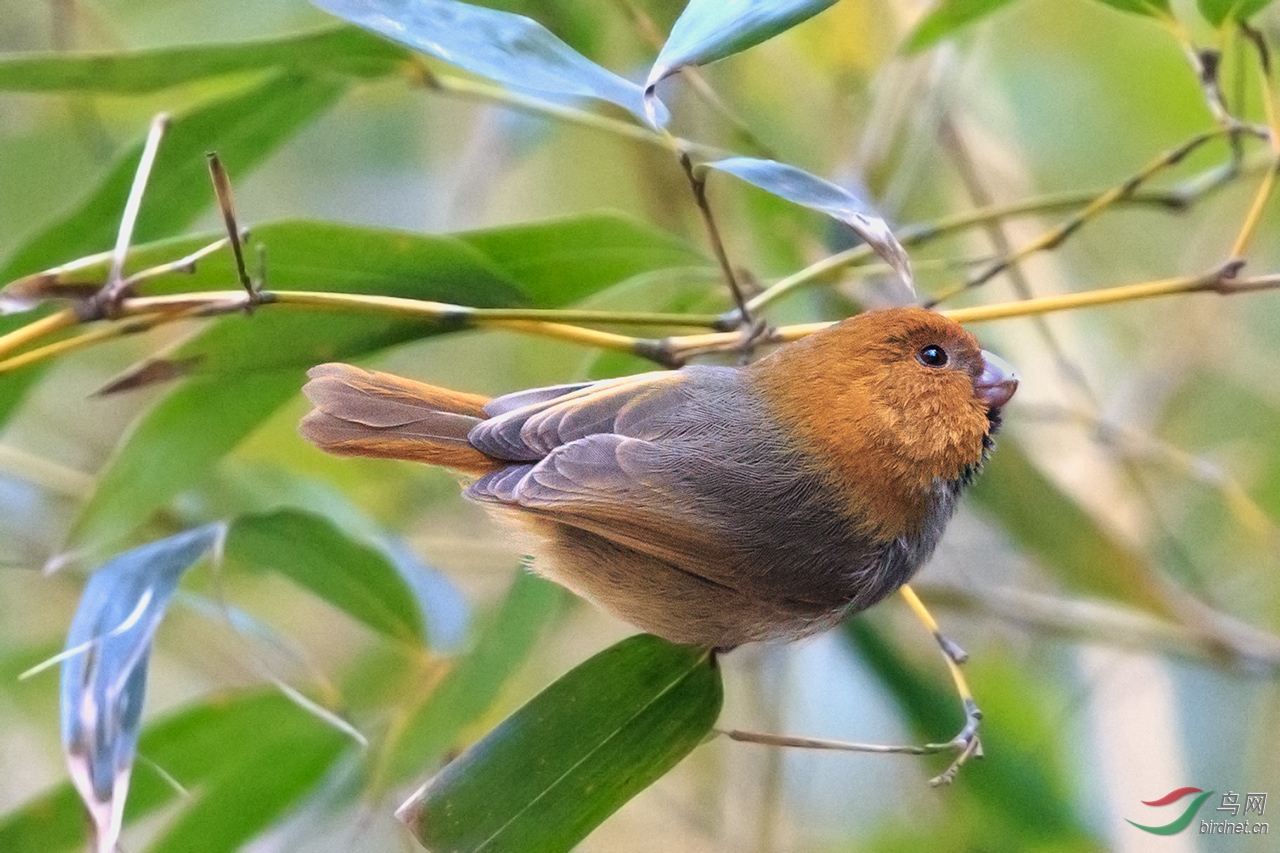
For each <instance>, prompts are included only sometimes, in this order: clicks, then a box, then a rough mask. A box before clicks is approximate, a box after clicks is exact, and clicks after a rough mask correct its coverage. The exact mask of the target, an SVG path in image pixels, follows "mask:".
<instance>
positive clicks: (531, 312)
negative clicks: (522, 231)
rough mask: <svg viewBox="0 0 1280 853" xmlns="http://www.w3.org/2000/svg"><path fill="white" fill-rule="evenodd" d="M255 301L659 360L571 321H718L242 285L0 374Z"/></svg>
mask: <svg viewBox="0 0 1280 853" xmlns="http://www.w3.org/2000/svg"><path fill="white" fill-rule="evenodd" d="M251 301H252V303H253V304H254V305H256V306H263V307H265V306H273V305H274V306H292V307H294V308H313V309H322V310H358V311H376V312H380V313H390V314H398V315H401V316H407V317H417V318H421V319H424V320H429V321H434V322H437V323H442V324H445V325H448V326H451V327H454V328H488V329H506V330H509V331H517V332H521V333H524V334H532V335H539V336H542V337H550V338H556V339H559V340H567V341H572V342H574V343H579V344H582V345H584V346H592V347H599V348H602V349H608V350H614V351H618V352H626V353H632V354H637V355H641V356H643V357H645V358H650V359H652V360H657V361H660V362H662V361H663V357H662V355H661V353H659V352H656V351H653V350H652V349H651V347H650V346H649V345H648V343H647V342H646V341H644V340H642V339H637V338H633V337H629V336H627V335H618V334H614V333H611V332H605V331H599V330H596V329H590V328H584V327H582V326H577V325H570V324H572V323H593V324H605V325H638V326H664V327H669V328H703V329H705V328H714V327H715V325H716V322H717V320H718V317H717V316H716V315H690V314H630V313H624V312H613V311H575V310H569V311H549V310H540V309H523V308H469V307H466V306H462V305H449V304H446V303H441V302H427V301H422V300H417V299H404V298H400V297H392V296H369V295H365V294H349V293H326V292H311V291H291V290H282V291H260V292H257V293H256V294H246V293H245V292H244V291H235V290H228V291H205V292H200V293H186V294H178V295H173V296H142V297H133V298H128V299H125V300H123V301H122V302H121V303H120V305H119V309H118V310H119V315H120V319H119V320H117V321H114V322H109V323H108V324H106V325H103V326H100V327H98V328H94V329H91V330H90V331H87V332H84V333H81V334H79V335H76V336H74V337H70V338H64V339H62V340H58V341H55V342H53V343H50V344H47V345H45V346H43V347H39V348H37V349H32V350H29V351H27V352H23V353H21V354H20V355H16V356H12V357H10V358H8V359H5V360H3V361H0V374H4V373H8V372H12V371H14V370H18V369H19V368H22V367H26V366H28V365H30V364H34V363H36V362H39V361H44V360H47V359H50V358H54V357H57V356H62V355H65V354H67V353H69V352H73V351H76V350H81V349H85V348H87V347H90V346H94V345H97V344H100V343H103V342H105V341H108V340H112V339H115V338H120V337H124V336H127V335H133V334H137V333H139V332H144V331H149V330H151V329H154V328H155V327H157V326H159V325H161V324H164V323H171V322H177V321H179V320H187V319H193V318H200V317H214V316H219V315H223V314H231V313H239V312H241V311H244V310H245V309H246V307H248V305H249V304H250V302H251ZM66 313H68V314H69V315H70V317H71V322H66V321H65V320H64V321H63V322H60V323H57V324H55V323H45V321H37V324H39V323H45V325H47V326H48V327H49V333H52V332H54V331H60V330H62V329H65V328H68V327H69V326H74V325H75V313H74V312H73V311H69V312H66ZM54 316H55V317H56V316H59V315H54ZM47 319H48V318H46V320H47ZM37 324H32V325H33V326H34V325H37ZM30 328H31V327H29V326H28V327H24V328H23V329H19V330H18V332H24V331H27V330H29V329H30ZM16 335H17V333H16V332H15V333H11V334H10V335H9V336H6V337H5V338H0V355H2V354H7V353H9V352H13V351H14V350H16V349H18V348H19V345H21V344H29V343H33V342H34V341H35V340H38V339H39V338H40V337H42V336H43V335H42V334H39V333H36V334H30V333H29V334H26V335H23V336H21V338H20V340H19V341H18V345H11V342H10V341H9V340H8V338H12V337H14V336H16Z"/></svg>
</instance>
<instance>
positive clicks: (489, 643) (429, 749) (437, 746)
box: [379, 569, 567, 785]
mask: <svg viewBox="0 0 1280 853" xmlns="http://www.w3.org/2000/svg"><path fill="white" fill-rule="evenodd" d="M566 597H567V596H566V594H565V592H564V590H563V589H562V588H561V587H559V586H557V585H555V584H553V583H551V582H550V581H547V580H543V579H542V578H540V577H538V576H537V575H535V574H532V573H531V572H528V571H525V570H523V569H522V570H521V571H520V572H519V573H518V574H517V575H516V579H515V583H513V584H512V585H511V589H510V590H509V591H508V592H507V596H506V598H505V599H504V600H503V602H502V604H501V606H499V607H498V609H497V610H496V611H494V612H493V613H492V614H490V616H489V619H488V621H487V623H486V625H485V627H484V628H483V629H482V630H481V632H480V635H479V636H478V637H477V638H476V641H475V644H474V645H473V646H472V647H471V649H470V650H469V651H467V652H466V654H464V655H463V656H462V657H461V658H459V659H458V660H457V661H455V662H454V663H453V665H452V668H451V669H450V670H449V674H448V675H446V676H445V677H444V678H443V679H442V680H441V681H440V684H439V685H437V686H436V688H435V689H434V690H433V691H431V694H430V695H429V696H428V697H427V699H426V701H425V702H423V703H422V704H421V705H420V706H418V707H417V708H416V709H415V710H414V711H413V712H412V713H411V714H410V715H409V717H408V719H407V720H406V721H405V723H404V724H403V725H402V726H401V727H399V728H398V729H397V730H396V731H395V733H394V734H393V735H392V736H391V737H390V738H388V740H387V745H386V748H385V751H384V753H383V759H382V762H381V768H380V773H379V775H380V777H381V779H382V781H383V782H385V783H386V784H389V785H398V784H401V783H403V782H405V781H408V780H411V779H413V778H415V777H416V778H421V777H422V776H423V775H424V774H425V773H426V772H428V771H429V770H430V769H432V768H434V767H435V766H436V765H437V764H438V763H439V761H440V759H441V758H443V757H444V755H445V754H446V753H447V752H448V751H449V750H450V749H452V748H453V747H454V746H456V745H457V741H458V738H459V737H460V736H461V734H462V731H463V730H464V729H465V728H467V727H468V726H471V725H474V724H475V722H476V721H477V720H479V719H480V718H481V717H482V716H484V714H485V713H486V712H488V711H489V709H490V708H492V707H493V703H494V702H495V701H496V700H497V698H498V694H499V692H500V691H501V689H502V687H503V685H505V684H506V683H507V681H508V680H510V678H511V676H512V675H514V674H515V672H516V671H517V670H518V669H519V668H520V666H521V665H522V664H523V663H524V662H525V660H527V659H528V657H529V654H530V653H531V652H532V651H533V647H534V643H535V642H536V641H537V639H538V637H539V635H541V633H542V631H543V629H545V628H546V626H547V625H549V624H550V623H551V621H552V620H553V619H554V618H555V616H556V615H557V614H558V613H559V612H560V610H561V607H562V606H563V604H564V601H565V598H566Z"/></svg>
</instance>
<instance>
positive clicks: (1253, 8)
mask: <svg viewBox="0 0 1280 853" xmlns="http://www.w3.org/2000/svg"><path fill="white" fill-rule="evenodd" d="M1196 5H1197V6H1198V7H1199V9H1200V14H1201V15H1203V16H1204V19H1205V20H1206V21H1208V22H1209V23H1210V24H1212V25H1213V26H1215V27H1218V28H1221V27H1222V26H1223V25H1225V24H1234V23H1241V22H1244V21H1247V20H1249V18H1251V17H1253V16H1254V15H1256V14H1258V13H1259V12H1261V11H1262V10H1263V9H1265V8H1267V7H1268V6H1270V5H1271V0H1196Z"/></svg>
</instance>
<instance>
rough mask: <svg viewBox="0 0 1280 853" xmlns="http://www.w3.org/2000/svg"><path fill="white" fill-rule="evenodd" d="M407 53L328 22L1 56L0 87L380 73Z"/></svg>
mask: <svg viewBox="0 0 1280 853" xmlns="http://www.w3.org/2000/svg"><path fill="white" fill-rule="evenodd" d="M408 58H409V52H408V51H406V50H404V49H403V48H400V47H397V46H396V45H393V44H391V43H390V42H387V41H384V40H382V39H378V38H373V37H372V36H370V35H368V34H366V33H364V32H362V31H361V30H358V29H355V28H354V27H345V26H344V27H328V28H326V29H323V30H318V31H315V32H310V33H302V34H299V35H292V36H285V37H283V38H277V39H261V40H256V41H244V42H233V43H228V44H211V45H183V46H178V47H163V48H154V49H151V50H129V51H119V52H110V53H85V54H74V53H72V54H68V53H49V54H43V53H41V54H34V55H21V54H20V55H16V56H3V57H0V91H5V92H111V93H115V94H130V95H138V94H145V93H148V92H156V91H162V90H164V89H168V88H172V87H174V86H178V85H181V84H184V83H190V82H192V81H195V80H203V79H207V78H210V77H220V76H224V75H227V74H239V73H244V72H253V71H273V70H274V71H281V72H288V73H302V74H316V73H323V74H332V73H335V72H336V73H344V74H349V75H351V76H353V77H379V76H385V75H387V74H390V73H392V72H394V71H395V70H396V69H398V68H399V67H400V66H402V65H403V64H404V63H405V62H406V61H407V60H408Z"/></svg>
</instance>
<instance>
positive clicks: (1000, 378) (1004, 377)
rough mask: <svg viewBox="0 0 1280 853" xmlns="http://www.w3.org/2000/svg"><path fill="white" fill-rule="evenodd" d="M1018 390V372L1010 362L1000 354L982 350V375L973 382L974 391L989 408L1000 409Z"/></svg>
mask: <svg viewBox="0 0 1280 853" xmlns="http://www.w3.org/2000/svg"><path fill="white" fill-rule="evenodd" d="M1017 390H1018V374H1017V373H1015V372H1014V370H1013V367H1012V366H1011V365H1010V364H1009V362H1007V361H1005V360H1004V359H1003V358H1001V357H1000V356H998V355H992V354H991V353H989V352H987V351H986V350H983V351H982V375H981V376H979V377H978V379H977V381H976V382H974V383H973V391H974V393H975V394H977V396H978V399H979V400H981V401H982V402H984V403H986V404H987V408H989V409H998V408H1000V407H1001V406H1003V405H1004V404H1005V403H1007V402H1009V398H1011V397H1012V396H1013V392H1014V391H1017Z"/></svg>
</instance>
